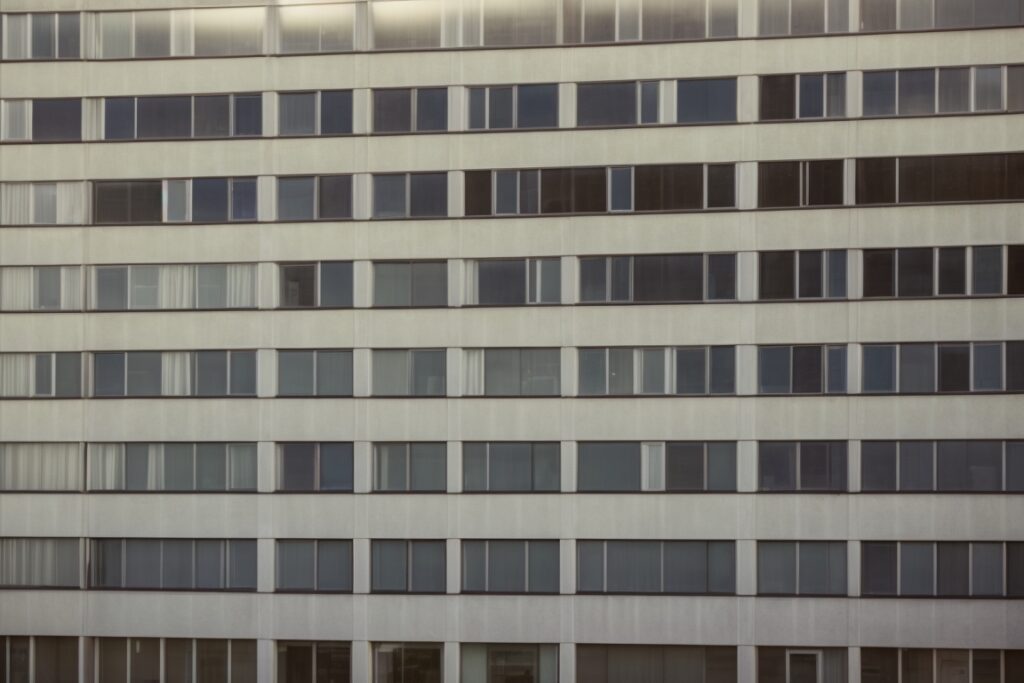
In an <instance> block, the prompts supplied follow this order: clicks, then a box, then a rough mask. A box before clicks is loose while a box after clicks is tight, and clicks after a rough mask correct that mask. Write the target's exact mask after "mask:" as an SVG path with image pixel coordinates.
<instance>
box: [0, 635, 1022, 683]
mask: <svg viewBox="0 0 1024 683" xmlns="http://www.w3.org/2000/svg"><path fill="white" fill-rule="evenodd" d="M273 645H274V657H273V660H272V667H273V668H272V673H271V677H270V678H269V679H268V680H273V681H276V683H351V681H352V680H353V677H354V676H355V674H354V673H353V658H354V657H358V656H359V654H358V653H356V654H354V652H353V651H354V650H356V651H357V650H358V648H360V647H363V648H366V649H367V651H366V653H365V654H366V655H367V661H369V663H370V670H371V671H370V673H369V676H368V678H367V679H366V680H367V681H368V682H369V681H372V683H440V681H443V680H445V679H444V662H445V656H444V651H445V644H444V643H430V642H416V643H399V642H392V643H389V642H374V643H351V642H346V641H309V640H305V641H297V640H277V641H274V644H273ZM456 647H458V667H459V679H458V680H459V681H460V683H523V682H526V683H558V681H559V645H558V644H557V643H548V644H543V643H540V644H538V643H516V644H512V643H468V642H463V643H458V644H457V645H456ZM80 650H81V652H80ZM858 652H859V656H860V677H861V678H860V680H861V681H863V683H1004V681H1005V683H1011V682H1013V681H1017V680H1019V679H1020V678H1021V677H1024V650H993V649H988V650H983V649H974V650H970V649H966V648H964V649H936V650H933V649H926V648H891V647H884V648H883V647H861V648H858ZM738 654H739V653H738V650H737V648H736V647H735V646H724V645H718V646H692V645H690V646H688V645H616V644H612V645H606V644H602V645H592V644H586V643H579V644H577V645H576V646H575V657H576V662H575V664H576V680H577V681H580V682H581V683H675V682H676V681H680V680H698V681H704V683H738V681H739V673H738V669H739V667H738V665H737V661H738ZM80 659H82V660H84V661H87V662H89V664H91V668H87V670H88V671H90V672H91V673H94V674H95V680H100V681H104V682H105V683H128V682H129V681H140V680H146V681H160V682H162V683H187V682H188V681H193V680H194V681H196V683H247V682H248V681H253V680H256V678H257V670H258V665H257V645H256V641H255V640H227V639H203V638H198V639H192V638H112V637H104V638H87V639H85V640H79V638H77V637H60V636H10V637H6V638H5V637H3V636H0V681H5V683H6V681H12V682H14V681H17V682H18V683H55V682H58V683H79V681H80V678H79V661H80ZM847 659H848V653H847V650H846V648H835V647H830V648H821V647H810V646H808V647H757V652H756V663H757V670H756V673H757V681H758V683H847V677H848V675H849V669H848V662H847ZM8 670H9V672H10V673H9V676H8V678H4V677H3V676H4V672H5V671H8ZM33 673H34V677H33ZM86 680H93V679H92V678H90V677H88V676H87V677H86ZM357 680H358V679H357Z"/></svg>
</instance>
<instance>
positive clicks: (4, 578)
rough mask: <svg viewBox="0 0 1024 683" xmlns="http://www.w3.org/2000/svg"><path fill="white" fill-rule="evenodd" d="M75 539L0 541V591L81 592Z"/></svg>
mask: <svg viewBox="0 0 1024 683" xmlns="http://www.w3.org/2000/svg"><path fill="white" fill-rule="evenodd" d="M80 571H81V560H80V552H79V541H78V539H77V538H0V587H2V588H80V587H81V580H80V578H79V572H80Z"/></svg>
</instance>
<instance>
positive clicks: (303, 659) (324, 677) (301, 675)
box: [276, 5, 352, 683]
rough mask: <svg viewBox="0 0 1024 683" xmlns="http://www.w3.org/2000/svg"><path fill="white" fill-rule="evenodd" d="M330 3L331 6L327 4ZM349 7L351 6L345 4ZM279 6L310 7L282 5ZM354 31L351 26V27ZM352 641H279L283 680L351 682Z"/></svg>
mask: <svg viewBox="0 0 1024 683" xmlns="http://www.w3.org/2000/svg"><path fill="white" fill-rule="evenodd" d="M326 7H330V5H327V6H326ZM345 7H350V5H349V6H345ZM279 9H282V10H284V9H307V8H305V7H294V8H292V7H281V8H279ZM349 30H350V32H351V28H350V29H349ZM351 675H352V644H351V643H342V642H333V641H294V640H279V641H277V679H276V680H277V681H279V682H280V683H320V682H324V683H326V682H328V681H330V682H331V683H350V681H351V680H352V679H351Z"/></svg>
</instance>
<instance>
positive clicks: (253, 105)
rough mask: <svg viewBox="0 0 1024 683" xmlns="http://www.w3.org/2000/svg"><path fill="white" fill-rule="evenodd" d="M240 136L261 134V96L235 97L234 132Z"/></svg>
mask: <svg viewBox="0 0 1024 683" xmlns="http://www.w3.org/2000/svg"><path fill="white" fill-rule="evenodd" d="M234 134H235V135H236V136H241V135H262V134H263V98H262V96H261V95H235V132H234Z"/></svg>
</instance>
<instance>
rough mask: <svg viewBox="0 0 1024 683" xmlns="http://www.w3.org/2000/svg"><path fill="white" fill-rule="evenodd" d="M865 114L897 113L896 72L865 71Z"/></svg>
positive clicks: (887, 114) (888, 114) (886, 114)
mask: <svg viewBox="0 0 1024 683" xmlns="http://www.w3.org/2000/svg"><path fill="white" fill-rule="evenodd" d="M863 106H864V116H893V115H894V114H895V113H896V72H895V71H865V72H864V104H863Z"/></svg>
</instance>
